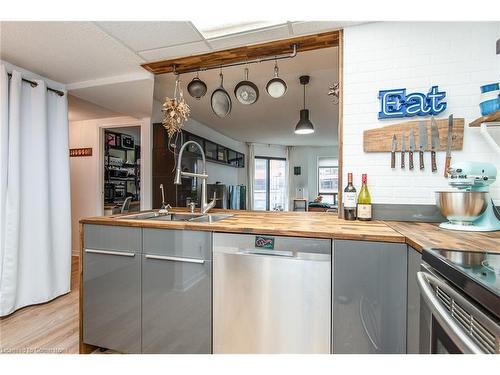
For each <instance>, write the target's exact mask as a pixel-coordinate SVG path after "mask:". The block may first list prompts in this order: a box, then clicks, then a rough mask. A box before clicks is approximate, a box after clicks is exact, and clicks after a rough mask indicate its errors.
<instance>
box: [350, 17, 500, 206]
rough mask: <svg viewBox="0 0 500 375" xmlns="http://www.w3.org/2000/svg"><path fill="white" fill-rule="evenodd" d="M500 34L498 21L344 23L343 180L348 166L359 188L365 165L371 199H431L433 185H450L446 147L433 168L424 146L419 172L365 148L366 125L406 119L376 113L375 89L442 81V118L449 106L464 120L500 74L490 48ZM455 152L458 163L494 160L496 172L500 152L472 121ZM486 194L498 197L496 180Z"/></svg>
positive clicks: (424, 86)
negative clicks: (385, 117) (445, 105)
mask: <svg viewBox="0 0 500 375" xmlns="http://www.w3.org/2000/svg"><path fill="white" fill-rule="evenodd" d="M499 36H500V22H493V23H486V22H484V23H448V22H441V23H421V22H407V23H397V22H390V23H372V24H366V25H360V26H354V27H348V28H346V29H345V30H344V38H345V39H344V139H343V165H344V168H343V172H344V181H346V180H347V179H346V176H347V173H348V172H353V174H354V180H355V185H356V186H357V187H359V185H360V182H361V181H360V180H361V174H362V173H365V172H366V173H368V184H369V187H370V192H371V195H372V199H373V201H374V202H375V203H395V204H396V203H398V204H405V203H413V204H434V203H435V200H434V194H433V193H434V191H435V190H437V189H439V188H446V187H447V186H448V185H447V182H446V179H445V178H444V177H443V176H442V175H443V168H444V158H445V155H444V152H438V154H437V163H438V165H437V167H438V172H437V173H432V172H431V169H430V160H429V159H430V156H429V153H426V155H425V157H426V167H427V168H426V169H425V170H424V171H420V170H419V169H418V167H417V168H416V169H415V170H413V171H409V170H408V169H406V170H401V169H399V168H395V169H394V170H391V168H390V154H389V153H364V152H363V130H365V129H370V128H377V127H382V126H385V125H389V124H391V123H395V122H401V121H405V120H404V119H398V120H394V121H387V120H385V121H380V120H378V119H377V114H378V112H379V101H378V98H377V95H378V91H379V90H382V89H392V88H407V89H408V90H409V91H410V92H413V91H418V92H427V91H428V90H429V89H430V87H431V86H432V85H439V89H440V90H443V91H446V93H447V99H446V100H447V102H448V109H447V110H446V111H445V112H444V113H442V114H441V115H440V116H439V117H440V118H446V117H447V116H448V115H449V114H451V113H452V114H453V115H454V116H455V117H463V118H465V123H466V124H468V123H469V122H470V121H472V120H474V119H476V118H477V117H479V116H480V111H479V86H481V85H483V84H486V83H490V82H495V81H498V80H499V74H500V64H499V57H498V56H497V55H496V54H495V42H496V40H497V39H498V38H499ZM412 119H413V120H415V119H416V118H412ZM497 138H498V141H500V137H497ZM417 158H418V156H417ZM452 158H453V161H455V162H456V161H463V160H474V161H488V162H493V163H495V164H496V166H497V168H498V169H499V172H500V156H499V155H498V154H494V153H493V151H492V149H491V148H490V147H489V146H488V144H487V143H486V142H485V141H484V140H483V139H482V138H481V136H480V134H479V129H477V128H475V129H473V128H469V127H467V126H466V128H465V135H464V147H463V151H457V152H453V153H452ZM398 159H399V158H398ZM491 193H492V197H493V199H494V200H495V202H496V203H497V204H500V182H497V183H496V184H494V185H493V187H492V189H491Z"/></svg>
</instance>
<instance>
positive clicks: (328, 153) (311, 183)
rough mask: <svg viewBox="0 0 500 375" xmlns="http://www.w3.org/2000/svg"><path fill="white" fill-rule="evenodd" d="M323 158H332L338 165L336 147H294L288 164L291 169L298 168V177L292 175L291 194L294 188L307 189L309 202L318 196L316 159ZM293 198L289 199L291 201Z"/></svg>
mask: <svg viewBox="0 0 500 375" xmlns="http://www.w3.org/2000/svg"><path fill="white" fill-rule="evenodd" d="M323 157H332V158H333V159H335V162H336V164H335V165H338V147H337V146H331V147H313V146H295V147H293V149H292V151H291V158H290V163H291V164H292V167H300V169H301V171H300V175H298V176H296V175H292V176H291V177H292V178H291V183H292V192H294V191H295V189H296V188H298V187H302V188H306V189H307V198H308V199H309V201H312V200H314V198H316V197H317V196H318V159H319V158H323ZM293 198H294V197H290V199H293Z"/></svg>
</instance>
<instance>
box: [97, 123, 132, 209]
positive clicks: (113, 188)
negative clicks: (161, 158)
mask: <svg viewBox="0 0 500 375" xmlns="http://www.w3.org/2000/svg"><path fill="white" fill-rule="evenodd" d="M102 161H103V174H104V175H103V184H104V186H103V191H104V202H103V205H104V206H103V212H104V215H114V214H119V213H128V212H134V211H140V203H141V127H140V126H127V127H112V128H104V129H103V158H102Z"/></svg>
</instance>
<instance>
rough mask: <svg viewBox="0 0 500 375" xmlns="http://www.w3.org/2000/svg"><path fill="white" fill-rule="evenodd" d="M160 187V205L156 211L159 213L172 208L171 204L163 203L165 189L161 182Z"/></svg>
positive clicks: (166, 211) (161, 213) (163, 213)
mask: <svg viewBox="0 0 500 375" xmlns="http://www.w3.org/2000/svg"><path fill="white" fill-rule="evenodd" d="M160 189H161V207H160V209H159V211H158V213H159V214H160V215H166V214H168V210H170V209H171V208H172V206H171V205H169V204H166V203H165V191H164V190H163V184H160Z"/></svg>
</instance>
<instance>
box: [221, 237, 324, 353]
mask: <svg viewBox="0 0 500 375" xmlns="http://www.w3.org/2000/svg"><path fill="white" fill-rule="evenodd" d="M213 246H214V247H213V351H214V353H325V354H328V353H330V343H331V340H330V337H331V336H330V335H331V246H332V244H331V241H330V240H324V239H309V238H298V237H271V236H259V235H257V236H255V235H241V234H222V233H214V241H213Z"/></svg>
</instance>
